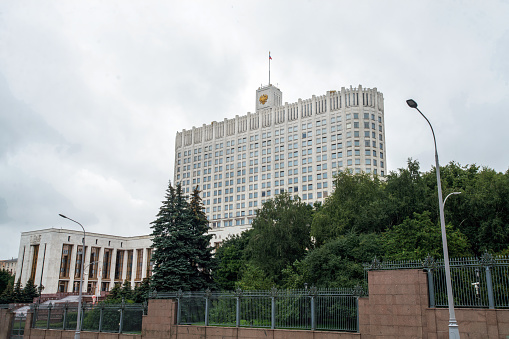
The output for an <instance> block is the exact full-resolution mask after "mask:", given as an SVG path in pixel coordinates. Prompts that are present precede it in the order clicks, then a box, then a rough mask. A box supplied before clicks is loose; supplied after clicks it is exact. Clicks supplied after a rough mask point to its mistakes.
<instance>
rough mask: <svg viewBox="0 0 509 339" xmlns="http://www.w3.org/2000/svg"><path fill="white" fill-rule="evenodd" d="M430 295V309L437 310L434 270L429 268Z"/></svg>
mask: <svg viewBox="0 0 509 339" xmlns="http://www.w3.org/2000/svg"><path fill="white" fill-rule="evenodd" d="M427 272H428V294H429V307H430V308H435V285H434V282H433V269H432V268H428V269H427Z"/></svg>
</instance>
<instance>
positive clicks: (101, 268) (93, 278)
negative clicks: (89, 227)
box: [16, 228, 152, 294]
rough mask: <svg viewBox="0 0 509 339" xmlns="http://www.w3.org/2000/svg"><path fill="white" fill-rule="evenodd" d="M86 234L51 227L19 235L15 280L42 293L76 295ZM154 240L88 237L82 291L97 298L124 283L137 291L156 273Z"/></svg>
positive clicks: (107, 236) (144, 237)
mask: <svg viewBox="0 0 509 339" xmlns="http://www.w3.org/2000/svg"><path fill="white" fill-rule="evenodd" d="M82 238H83V232H80V231H76V230H66V229H56V228H49V229H44V230H36V231H30V232H23V233H21V240H20V246H19V256H18V263H17V266H16V281H18V279H20V278H21V284H22V285H23V286H25V285H26V283H27V281H28V280H29V279H33V281H34V284H35V285H38V286H43V287H44V290H43V293H44V294H51V293H56V292H78V291H79V282H80V277H81V267H80V266H81V259H82ZM151 245H152V240H151V236H149V235H144V236H136V237H121V236H115V235H106V234H98V233H90V232H87V233H86V238H85V262H84V272H85V274H84V276H83V286H84V289H83V291H84V292H87V293H91V294H99V293H100V292H101V291H109V290H111V289H112V288H113V286H114V284H115V283H123V282H124V281H125V280H128V281H130V282H131V286H133V287H134V286H136V285H138V284H140V283H141V282H142V280H143V279H144V278H146V277H149V276H150V275H151V274H152V262H151V256H152V249H151V248H150V246H151Z"/></svg>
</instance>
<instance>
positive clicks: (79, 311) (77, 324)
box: [58, 214, 86, 339]
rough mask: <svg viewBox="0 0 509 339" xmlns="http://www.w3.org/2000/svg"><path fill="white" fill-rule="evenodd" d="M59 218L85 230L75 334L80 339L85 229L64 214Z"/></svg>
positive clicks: (75, 338)
mask: <svg viewBox="0 0 509 339" xmlns="http://www.w3.org/2000/svg"><path fill="white" fill-rule="evenodd" d="M58 215H59V216H61V217H62V218H65V219H69V220H71V221H73V222H75V223H77V224H78V225H80V226H81V228H82V229H83V247H82V248H81V252H82V254H81V269H80V291H79V297H78V318H77V320H76V332H75V333H74V339H80V327H81V326H80V325H81V298H82V296H83V275H84V274H85V272H84V271H83V263H84V262H85V235H86V234H85V228H84V227H83V225H82V224H80V223H79V222H77V221H76V220H73V219H71V218H68V217H66V216H65V215H63V214H58Z"/></svg>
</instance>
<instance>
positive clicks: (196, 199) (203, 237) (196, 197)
mask: <svg viewBox="0 0 509 339" xmlns="http://www.w3.org/2000/svg"><path fill="white" fill-rule="evenodd" d="M189 208H190V209H191V213H192V216H193V219H192V225H193V232H194V238H195V239H194V240H195V245H194V246H195V249H196V251H197V253H196V257H195V265H196V267H197V268H198V270H197V271H196V273H197V276H196V279H194V280H193V282H194V284H193V285H194V286H193V289H196V290H200V289H205V288H207V287H209V288H212V287H213V278H212V271H213V270H214V269H215V268H216V259H215V258H214V257H213V255H212V251H213V248H212V247H211V246H210V239H212V234H207V232H208V230H209V221H208V220H207V216H206V215H205V211H204V206H203V203H202V200H201V198H200V190H199V189H198V186H196V187H195V188H194V190H193V193H192V196H191V202H190V204H189Z"/></svg>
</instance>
